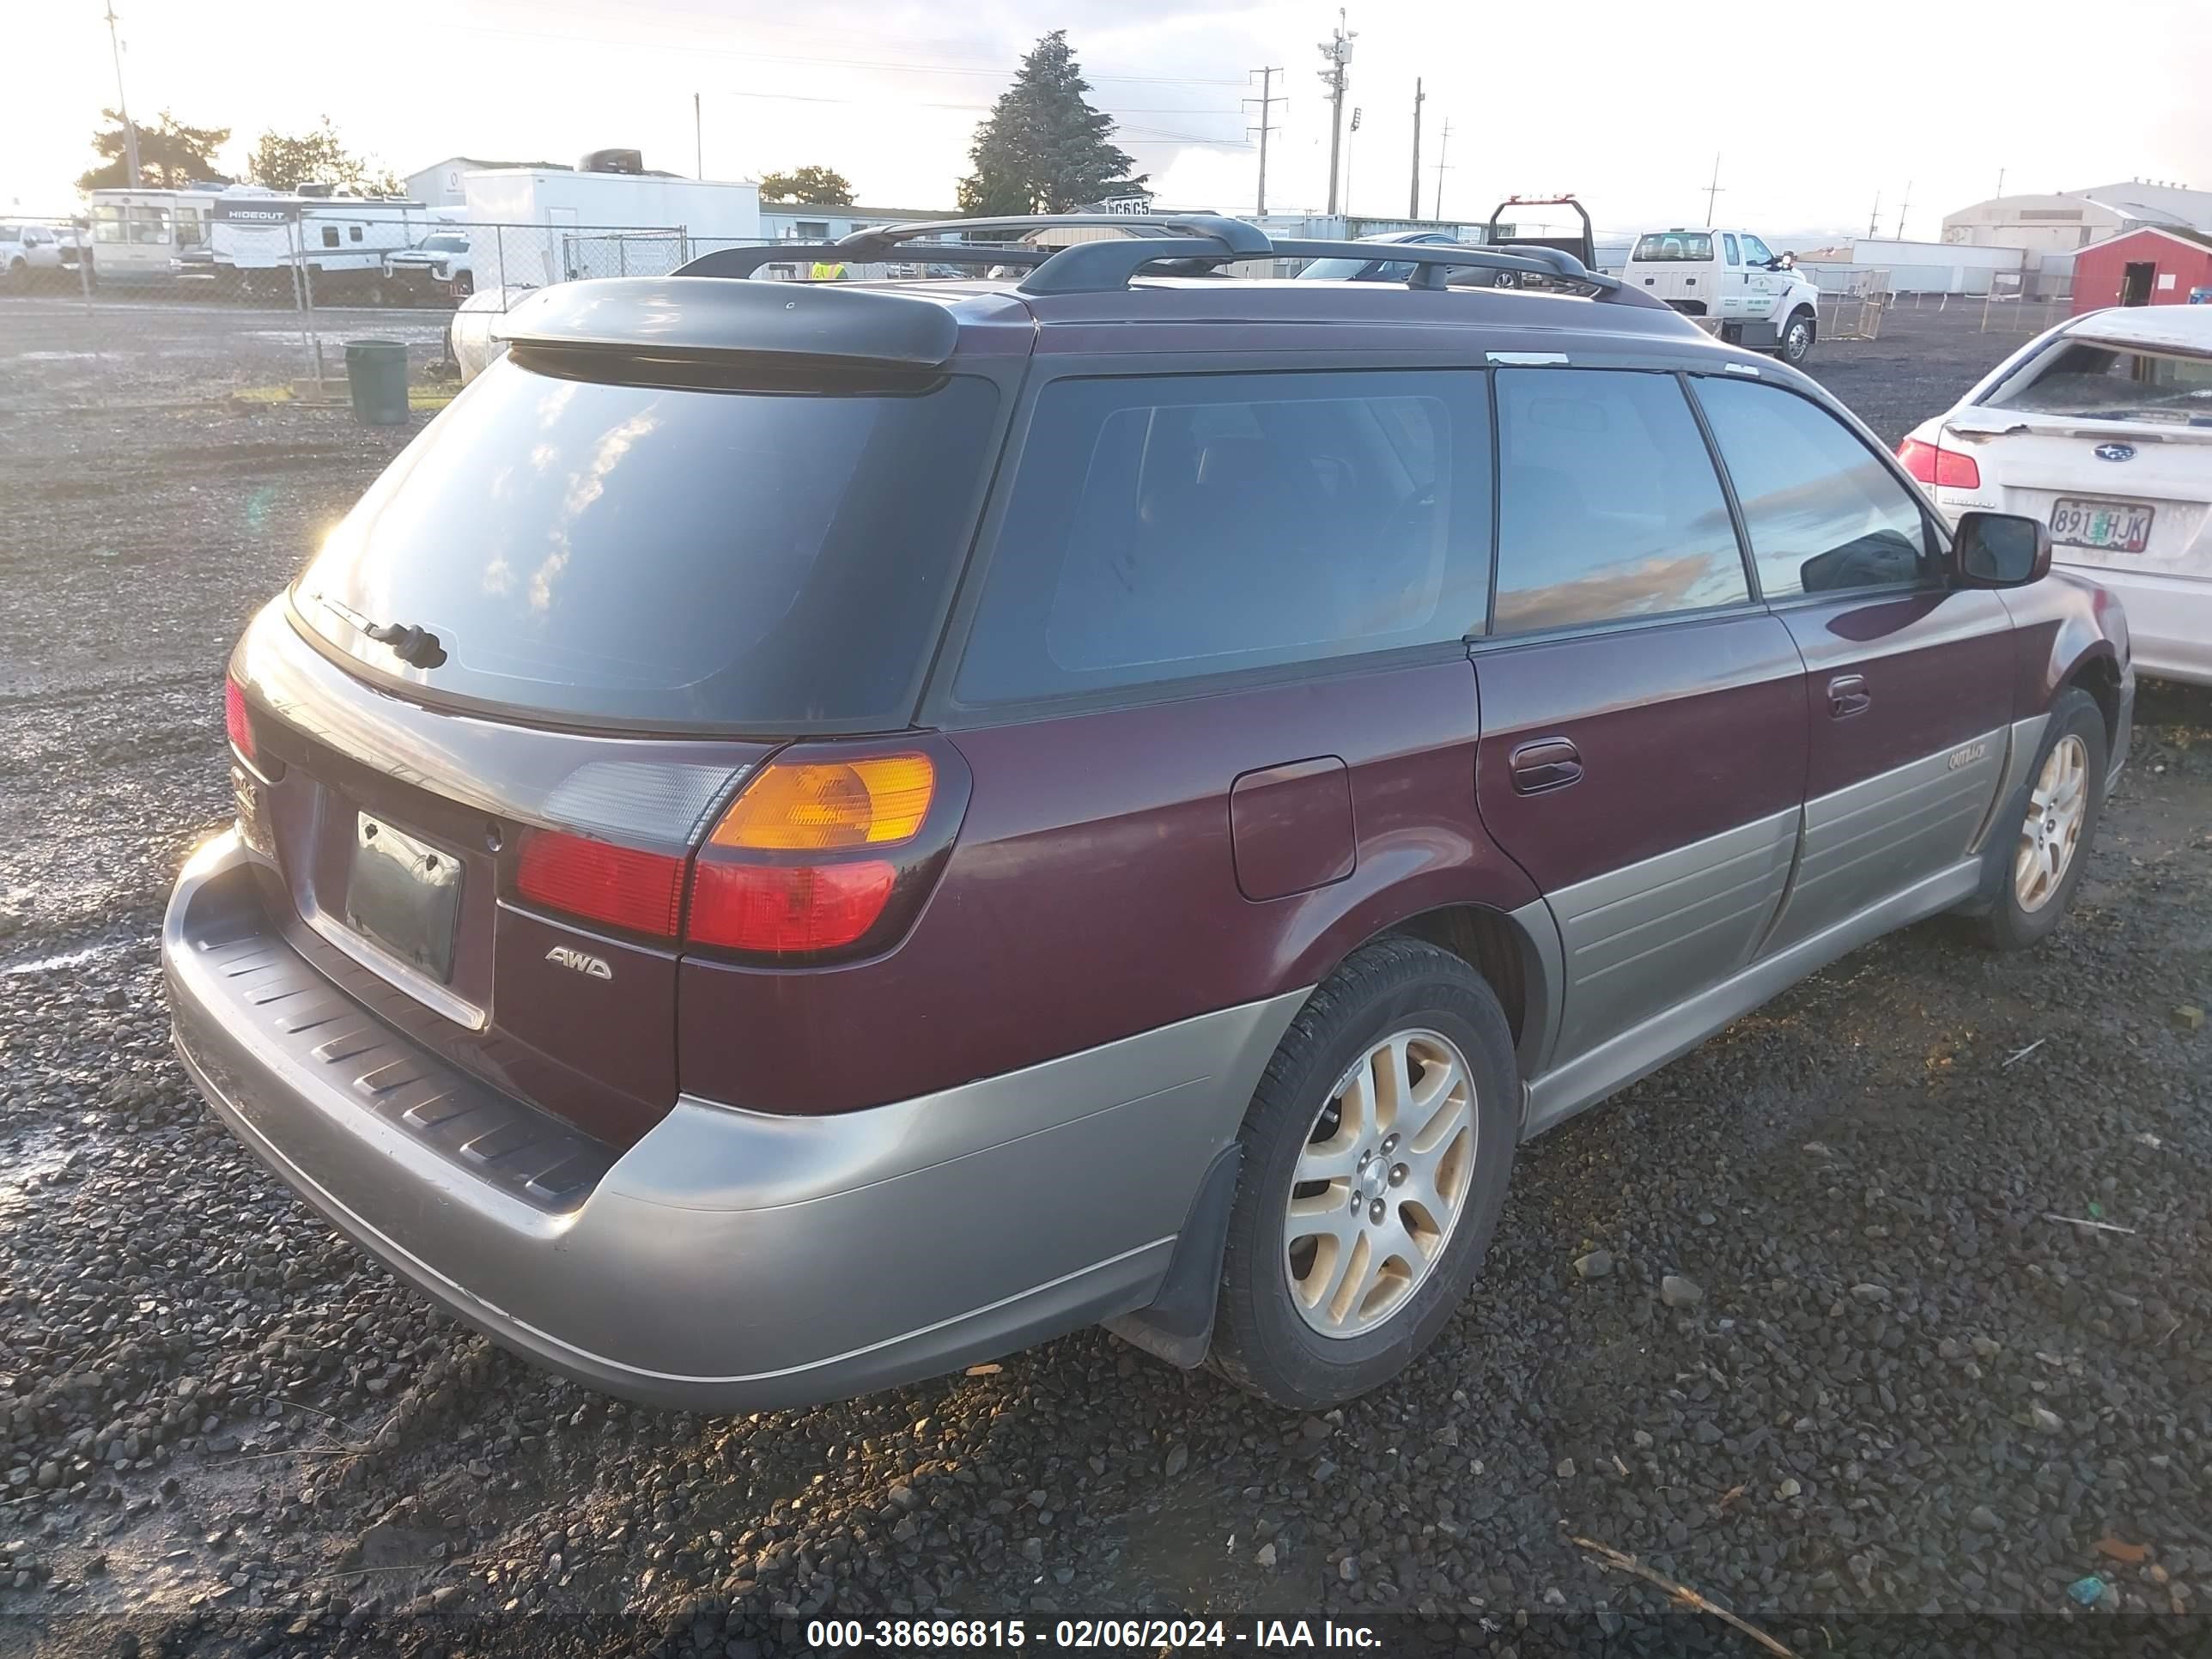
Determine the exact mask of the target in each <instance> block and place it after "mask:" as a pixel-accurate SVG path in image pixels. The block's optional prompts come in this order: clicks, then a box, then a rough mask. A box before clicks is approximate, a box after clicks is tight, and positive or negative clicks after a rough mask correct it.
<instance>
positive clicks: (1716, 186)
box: [1705, 155, 1721, 226]
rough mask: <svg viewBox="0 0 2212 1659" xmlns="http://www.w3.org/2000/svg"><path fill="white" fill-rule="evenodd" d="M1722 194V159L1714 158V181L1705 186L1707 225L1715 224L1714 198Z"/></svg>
mask: <svg viewBox="0 0 2212 1659" xmlns="http://www.w3.org/2000/svg"><path fill="white" fill-rule="evenodd" d="M1720 193H1721V158H1720V157H1719V156H1718V155H1716V156H1714V157H1713V181H1712V183H1711V184H1710V185H1706V186H1705V223H1706V224H1707V225H1708V226H1711V223H1712V222H1713V198H1714V197H1717V196H1718V195H1719V194H1720Z"/></svg>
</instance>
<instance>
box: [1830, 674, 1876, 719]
mask: <svg viewBox="0 0 2212 1659" xmlns="http://www.w3.org/2000/svg"><path fill="white" fill-rule="evenodd" d="M1873 707H1874V693H1873V692H1871V691H1869V690H1867V683H1866V676H1865V675H1863V674H1838V675H1837V676H1836V678H1833V679H1832V680H1830V681H1829V682H1828V714H1829V717H1830V718H1831V719H1832V720H1849V719H1850V717H1851V716H1852V715H1854V714H1865V713H1866V711H1867V710H1868V709H1869V708H1873Z"/></svg>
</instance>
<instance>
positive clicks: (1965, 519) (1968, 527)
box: [1951, 513, 2051, 587]
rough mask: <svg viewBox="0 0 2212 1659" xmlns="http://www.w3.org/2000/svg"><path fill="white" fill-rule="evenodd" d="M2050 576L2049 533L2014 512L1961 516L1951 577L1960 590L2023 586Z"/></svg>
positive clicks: (2040, 523)
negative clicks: (1960, 587)
mask: <svg viewBox="0 0 2212 1659" xmlns="http://www.w3.org/2000/svg"><path fill="white" fill-rule="evenodd" d="M2050 573H2051V530H2050V527H2049V526H2046V525H2045V523H2044V522H2043V520H2040V519H2030V518H2027V517H2024V516H2023V515H2021V514H2020V513H1960V515H1959V527H1958V530H1957V531H1956V532H1955V533H1954V535H1953V536H1952V538H1951V574H1952V575H1953V577H1954V579H1955V580H1957V581H1958V583H1959V585H1960V586H1962V587H2025V586H2027V585H2028V584H2029V583H2030V582H2035V581H2041V580H2043V578H2044V577H2045V576H2046V575H2048V574H2050Z"/></svg>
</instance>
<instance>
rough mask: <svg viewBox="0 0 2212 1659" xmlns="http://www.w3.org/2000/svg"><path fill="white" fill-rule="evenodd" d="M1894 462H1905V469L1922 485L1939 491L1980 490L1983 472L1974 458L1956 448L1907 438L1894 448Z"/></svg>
mask: <svg viewBox="0 0 2212 1659" xmlns="http://www.w3.org/2000/svg"><path fill="white" fill-rule="evenodd" d="M1897 459H1899V460H1900V461H1902V462H1904V463H1905V471H1907V472H1910V473H1911V475H1912V476H1913V477H1915V478H1917V479H1918V480H1919V481H1920V482H1921V483H1924V484H1930V485H1933V486H1935V487H1936V488H1937V489H1980V488H1981V487H1982V469H1981V468H1980V466H1979V465H1977V464H1976V463H1975V460H1974V458H1973V457H1972V456H1971V455H1968V454H1966V453H1964V452H1963V451H1960V450H1956V449H1944V448H1942V447H1939V446H1937V445H1936V444H1931V443H1924V442H1923V441H1921V440H1920V439H1918V438H1907V439H1906V440H1905V441H1904V442H1903V443H1901V444H1899V445H1898V447H1897Z"/></svg>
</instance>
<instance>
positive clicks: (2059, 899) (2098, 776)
mask: <svg viewBox="0 0 2212 1659" xmlns="http://www.w3.org/2000/svg"><path fill="white" fill-rule="evenodd" d="M2107 749H2108V745H2107V744H2106V737H2105V711H2104V710H2103V709H2101V708H2099V707H2098V706H2097V700H2096V699H2095V698H2094V697H2093V696H2090V695H2089V694H2088V693H2087V691H2084V690H2081V689H2080V688H2078V687H2075V688H2072V689H2069V690H2065V691H2062V692H2060V693H2059V694H2058V697H2057V701H2056V702H2053V703H2052V704H2051V720H2050V724H2049V725H2048V726H2046V727H2045V731H2044V733H2043V743H2042V745H2041V746H2040V747H2039V749H2038V750H2036V755H2035V759H2034V761H2033V763H2032V764H2031V765H2030V767H2029V769H2028V774H2027V784H2026V785H2025V786H2024V787H2022V788H2021V790H2020V791H2019V792H2018V793H2015V795H2014V796H2013V798H2012V799H2011V800H2010V801H2008V802H2007V803H2006V804H2005V805H2004V806H2003V808H2002V810H2001V811H2000V815H1999V817H1998V819H1997V822H1996V826H1995V827H1994V828H1993V829H1991V830H1990V849H1989V854H1988V857H1989V860H1990V867H1991V875H1990V880H1991V881H1992V882H1993V883H1994V884H1995V891H1994V893H1993V894H1991V896H1990V899H1989V908H1987V909H1986V910H1985V911H1984V912H1983V913H1982V914H1980V915H1975V916H1971V917H1968V918H1966V926H1967V930H1968V933H1969V935H1970V937H1972V939H1973V940H1974V942H1975V943H1976V944H1978V945H1981V946H1983V947H1984V949H1986V950H1990V951H2025V950H2027V949H2028V948H2029V947H2030V946H2032V945H2040V944H2041V943H2042V942H2043V941H2044V940H2045V939H2048V938H2050V937H2051V934H2052V933H2056V932H2057V930H2058V924H2059V923H2060V922H2061V921H2064V920H2065V917H2066V912H2067V910H2068V909H2069V908H2070V907H2071V906H2072V905H2073V902H2074V895H2075V892H2076V891H2077V890H2079V889H2080V887H2081V874H2082V872H2083V871H2084V870H2085V869H2087V866H2088V863H2089V848H2090V847H2091V845H2092V843H2093V842H2095V840H2096V836H2097V824H2098V821H2099V819H2100V817H2102V815H2103V811H2104V805H2105V765H2106V752H2107ZM1984 891H1988V888H1987V887H1985V888H1984Z"/></svg>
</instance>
